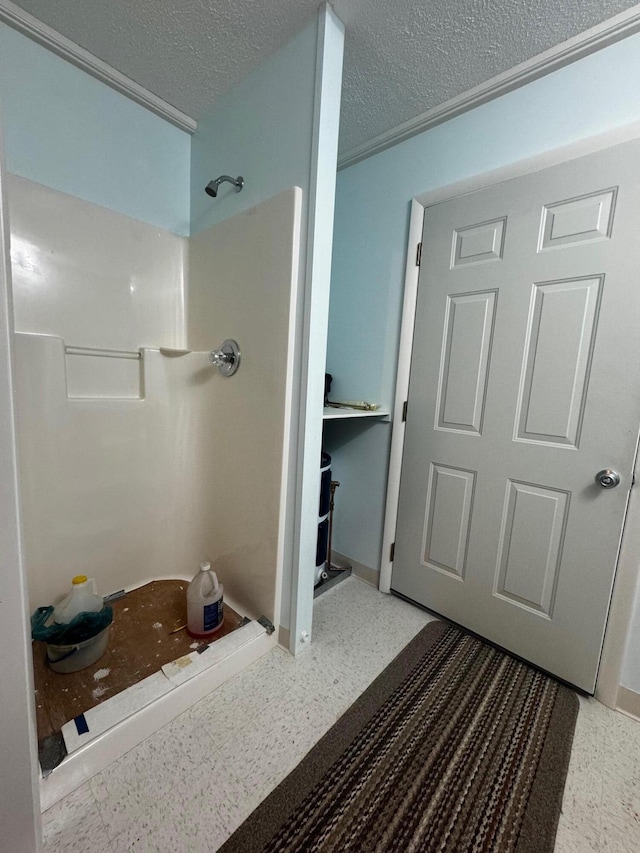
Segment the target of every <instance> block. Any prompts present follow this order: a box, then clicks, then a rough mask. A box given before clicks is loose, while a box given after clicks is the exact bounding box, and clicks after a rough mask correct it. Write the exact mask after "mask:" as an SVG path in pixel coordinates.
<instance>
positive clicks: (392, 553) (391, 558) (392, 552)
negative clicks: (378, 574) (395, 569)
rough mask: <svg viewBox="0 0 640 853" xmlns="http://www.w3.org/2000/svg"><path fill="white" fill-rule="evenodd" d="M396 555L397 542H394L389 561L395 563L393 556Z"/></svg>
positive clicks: (390, 549)
mask: <svg viewBox="0 0 640 853" xmlns="http://www.w3.org/2000/svg"><path fill="white" fill-rule="evenodd" d="M395 555H396V543H395V542H392V543H391V547H390V548H389V562H390V563H393V558H394V557H395Z"/></svg>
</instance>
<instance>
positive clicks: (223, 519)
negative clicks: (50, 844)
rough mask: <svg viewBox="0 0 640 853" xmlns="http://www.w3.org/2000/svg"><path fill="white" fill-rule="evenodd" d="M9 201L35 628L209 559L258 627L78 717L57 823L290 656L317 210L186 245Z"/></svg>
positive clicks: (45, 787)
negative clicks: (310, 251)
mask: <svg viewBox="0 0 640 853" xmlns="http://www.w3.org/2000/svg"><path fill="white" fill-rule="evenodd" d="M7 184H8V198H9V210H10V224H11V241H12V243H11V245H12V278H13V299H14V313H15V330H16V336H15V362H16V390H17V415H18V433H19V453H20V457H19V462H20V473H21V488H22V509H23V528H24V542H25V555H24V556H25V568H26V578H27V582H28V592H29V604H30V609H31V611H34V610H35V609H36V608H37V607H40V606H44V605H48V604H54V603H56V602H57V601H58V600H59V599H60V598H61V597H62V596H63V595H64V594H65V592H66V591H67V589H68V586H69V583H70V580H71V578H72V577H73V576H74V575H77V574H85V575H88V576H89V577H94V578H95V579H96V582H97V585H98V588H99V591H100V593H101V594H104V595H109V594H113V593H119V592H121V591H124V592H125V593H129V592H130V591H132V590H137V589H140V588H141V587H144V586H145V585H146V584H149V583H157V582H158V581H161V580H165V579H176V580H179V581H183V582H184V581H185V580H188V579H190V578H191V576H192V575H193V574H194V572H195V571H196V570H197V568H198V565H199V564H200V562H202V561H203V560H208V561H210V562H211V564H212V567H213V568H214V570H215V571H216V573H217V575H218V577H219V578H220V581H221V582H222V583H223V584H224V587H225V603H226V604H228V605H229V606H230V607H231V608H233V611H235V612H236V613H237V614H239V616H240V620H239V623H238V626H237V627H236V629H235V630H234V631H232V632H230V633H228V634H227V635H226V636H224V637H223V638H221V639H220V640H219V641H218V642H217V643H214V644H212V646H210V649H211V651H210V652H208V653H207V654H206V655H204V654H199V653H198V650H194V651H193V652H191V653H190V654H186V655H183V656H182V657H180V660H179V663H178V664H177V665H174V666H172V665H171V664H167V665H166V666H162V668H161V669H158V670H157V671H155V672H153V671H151V674H149V675H147V676H145V675H144V673H142V675H141V679H140V680H139V681H138V682H137V683H136V684H134V685H133V686H131V687H129V688H127V689H126V690H124V692H122V693H117V694H115V695H109V696H107V697H105V701H101V702H100V703H99V704H97V705H96V706H95V707H93V708H91V709H89V708H84V707H78V708H77V716H78V718H80V717H81V718H82V726H80V725H79V724H78V722H77V719H76V717H75V716H73V717H71V718H70V719H69V720H68V721H67V724H66V725H65V726H63V727H62V731H63V734H64V741H65V747H66V750H67V752H68V755H67V756H66V758H64V760H63V761H62V763H61V764H60V765H59V766H57V767H56V768H55V769H54V770H53V771H52V772H51V774H50V776H49V777H48V778H47V779H44V780H42V783H41V797H42V806H43V808H46V807H47V806H48V805H51V804H52V803H53V802H55V801H57V800H58V799H59V798H60V797H62V796H64V795H65V794H66V793H68V792H69V791H71V790H73V789H74V788H75V787H77V785H78V784H79V783H80V782H81V781H82V780H84V779H86V778H88V777H89V776H91V775H92V774H93V773H95V772H98V770H100V769H101V768H102V767H104V766H105V765H106V764H107V763H109V762H110V761H113V760H114V759H115V758H116V757H118V756H119V755H122V754H124V752H126V751H127V750H128V749H130V748H131V747H132V746H134V745H135V744H136V743H138V742H139V741H140V740H141V739H143V737H146V736H148V734H150V732H151V731H153V730H155V729H156V728H159V727H160V726H162V725H164V724H165V723H166V722H167V721H168V720H169V719H171V718H172V717H173V716H175V715H176V714H177V713H180V712H181V711H182V710H184V709H186V708H187V707H189V706H190V705H191V704H193V703H194V702H195V701H197V700H198V699H199V698H201V697H203V696H204V695H206V694H207V693H208V692H210V691H211V689H213V688H214V687H215V686H217V685H218V684H220V683H222V682H223V681H224V680H226V679H227V678H229V677H230V676H231V675H233V674H234V673H235V672H237V671H238V670H239V669H240V668H242V667H243V666H245V665H247V664H248V663H250V662H251V661H253V660H256V659H257V658H258V657H259V656H261V655H262V654H264V653H265V652H266V651H268V650H269V649H270V648H271V647H272V646H273V645H274V644H275V643H276V641H277V628H278V626H279V624H280V590H281V571H282V566H283V562H284V558H283V552H284V547H285V544H284V532H285V531H284V525H285V512H284V507H285V500H286V487H287V482H288V477H289V471H288V460H289V459H290V456H291V453H290V446H289V445H290V436H289V423H290V416H291V411H290V410H291V400H292V386H293V379H294V377H293V347H294V341H295V335H294V330H295V321H296V317H295V305H296V286H297V281H298V257H297V253H298V250H299V232H300V215H301V195H302V194H301V191H300V190H299V189H297V188H291V189H289V190H285V191H284V192H281V193H279V194H278V195H276V196H274V197H273V198H270V199H268V200H267V201H264V202H262V203H260V204H258V205H257V206H256V207H254V208H251V209H250V210H247V211H246V212H244V213H240V214H238V215H236V216H234V217H232V218H231V219H227V220H225V221H223V222H221V223H219V224H217V225H214V226H213V227H211V228H209V229H207V230H205V231H203V232H201V233H199V234H198V235H197V236H195V237H193V238H183V237H178V236H176V235H174V234H170V233H168V232H165V231H162V230H161V229H159V228H156V227H153V226H151V225H147V224H144V223H141V222H139V221H136V220H132V219H129V218H128V217H126V216H124V215H122V214H119V213H115V212H113V211H110V210H107V209H105V208H102V207H99V206H97V205H94V204H91V203H89V202H86V201H82V200H80V199H78V198H76V197H73V196H69V195H65V194H63V193H60V192H57V191H55V190H52V189H49V188H46V187H44V186H42V185H39V184H37V183H34V182H32V181H29V180H27V179H25V178H20V177H17V176H15V175H11V176H8V179H7ZM228 339H234V340H235V341H238V342H239V347H240V350H241V366H240V369H239V370H238V371H237V372H234V371H230V370H225V369H224V367H225V362H226V364H227V365H228V364H230V359H231V355H229V352H230V351H225V347H224V346H223V347H222V348H221V350H222V354H219V355H218V358H217V363H218V364H221V365H222V366H223V369H222V370H219V369H218V368H217V367H216V364H212V363H211V359H210V353H211V351H212V350H215V349H217V347H218V345H219V344H220V342H221V341H225V345H226V344H227V343H228ZM225 352H226V353H227V354H226V355H225V354H224V353H225ZM214 361H216V359H215V358H214ZM225 373H233V375H224V374H225ZM185 587H186V585H185ZM149 589H151V590H153V589H154V587H153V586H152V587H150V588H149ZM124 603H125V604H126V600H125V602H124ZM158 625H159V626H160V628H163V624H162V619H159V620H158V621H157V622H156V623H155V624H154V626H153V627H154V628H157V626H158ZM165 627H166V628H167V629H168V628H171V629H173V627H174V626H173V625H170V626H169V625H167V626H165ZM274 628H275V629H276V631H275V632H274ZM147 639H148V638H147ZM140 641H141V642H142V641H143V638H142V637H141V638H140ZM35 645H36V646H38V645H39V644H35ZM38 653H42V650H40V652H39V651H38V649H37V648H36V654H38ZM100 666H101V663H100V661H98V662H97V664H96V665H95V668H96V669H97V668H99V667H100ZM151 670H153V667H151ZM57 677H58V678H59V679H60V686H61V689H62V688H63V687H64V685H63V684H62V682H63V681H64V679H65V677H66V676H65V675H59V676H57ZM40 698H41V697H37V699H36V704H37V703H38V701H39V700H40Z"/></svg>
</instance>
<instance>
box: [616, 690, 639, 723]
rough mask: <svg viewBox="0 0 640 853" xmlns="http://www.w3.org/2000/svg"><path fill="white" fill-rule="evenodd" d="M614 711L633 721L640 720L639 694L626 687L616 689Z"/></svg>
mask: <svg viewBox="0 0 640 853" xmlns="http://www.w3.org/2000/svg"><path fill="white" fill-rule="evenodd" d="M616 709H617V710H618V711H622V713H623V714H626V715H627V716H628V717H633V718H634V720H640V693H636V692H635V691H634V690H630V689H629V688H628V687H622V686H620V687H618V693H617V696H616Z"/></svg>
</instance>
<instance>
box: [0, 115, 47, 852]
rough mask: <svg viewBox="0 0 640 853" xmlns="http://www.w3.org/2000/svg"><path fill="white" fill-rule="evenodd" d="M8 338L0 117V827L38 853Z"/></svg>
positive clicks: (14, 843)
mask: <svg viewBox="0 0 640 853" xmlns="http://www.w3.org/2000/svg"><path fill="white" fill-rule="evenodd" d="M12 335H13V302H12V298H11V268H10V263H9V223H8V217H7V200H6V172H5V167H4V151H3V145H2V117H1V116H0V513H1V515H2V523H1V524H0V563H1V564H2V575H1V577H0V666H2V672H3V676H4V685H3V703H4V706H3V707H4V714H5V717H4V719H3V724H4V732H3V734H2V736H0V761H1V762H2V769H3V773H4V774H5V776H6V781H5V788H4V789H3V795H2V797H1V798H0V825H1V826H2V827H3V840H4V841H6V843H7V844H8V845H9V847H10V848H11V849H12V850H16V851H17V850H20V851H21V853H37V851H39V850H41V849H42V837H41V836H42V832H41V819H40V795H39V790H38V778H39V772H38V771H39V767H38V745H37V738H36V719H35V712H36V709H35V703H34V700H33V696H34V693H33V656H32V653H31V628H30V625H29V605H28V598H27V585H26V579H25V574H24V568H23V544H22V524H21V517H20V495H19V485H18V458H17V457H18V453H17V438H16V433H17V430H16V417H15V406H14V387H15V385H14V369H13V338H12ZM4 792H6V793H4Z"/></svg>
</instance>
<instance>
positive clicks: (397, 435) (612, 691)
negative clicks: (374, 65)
mask: <svg viewBox="0 0 640 853" xmlns="http://www.w3.org/2000/svg"><path fill="white" fill-rule="evenodd" d="M639 138H640V121H635V122H632V123H630V124H627V125H624V126H622V127H619V128H615V129H613V130H609V131H606V132H605V133H600V134H597V135H594V136H590V137H587V138H585V139H580V140H577V141H575V142H572V143H570V144H569V145H564V146H562V147H560V148H555V149H553V150H551V151H545V152H543V153H541V154H538V155H535V156H534V157H529V158H527V159H523V160H519V161H517V162H515V163H510V164H509V165H507V166H501V167H500V168H498V169H494V170H492V171H490V172H483V173H482V174H479V175H473V176H471V177H469V178H465V179H463V180H461V181H457V182H455V183H452V184H447V185H446V186H443V187H438V188H437V189H434V190H430V191H429V192H426V193H422V194H419V195H416V196H415V197H414V198H413V199H412V201H411V215H410V221H409V234H408V242H407V246H408V248H407V258H406V268H405V280H404V299H403V308H402V321H401V331H400V345H399V351H398V373H397V379H396V392H395V399H394V404H393V429H392V433H391V449H390V454H389V475H388V480H387V498H386V509H385V519H384V530H383V539H382V559H381V565H380V586H379V589H380V591H381V592H387V593H388V592H390V591H391V574H392V569H393V562H392V560H391V559H390V558H391V548H392V544H393V543H394V541H395V535H396V523H397V519H398V502H399V499H400V474H401V469H402V454H403V451H404V437H405V427H406V424H405V422H403V420H402V410H403V406H404V403H405V401H406V399H407V395H408V391H409V375H410V370H411V355H412V346H413V332H414V325H415V313H416V303H417V297H418V278H419V274H420V267H419V266H418V265H417V263H416V247H417V245H418V243H420V241H421V239H422V229H423V221H424V213H425V208H428V207H432V206H433V205H436V204H441V203H442V202H445V201H450V200H451V199H454V198H457V197H459V196H461V195H466V194H469V193H472V192H477V191H478V190H483V189H487V188H489V187H491V186H494V185H495V184H499V183H503V182H504V181H508V180H511V179H513V178H519V177H522V176H524V175H529V174H532V173H535V172H540V171H542V170H543V169H547V168H549V167H551V166H556V165H559V164H562V163H566V162H569V161H570V160H575V159H577V158H579V157H583V156H585V155H587V154H594V153H596V152H598V151H603V150H605V149H606V148H611V147H613V146H615V145H620V144H622V143H624V142H630V141H631V140H633V139H639ZM638 429H639V433H640V424H638ZM637 463H638V455H637V451H636V459H635V461H634V468H635V467H636V466H637ZM638 492H639V490H638V489H631V491H630V494H629V500H628V502H627V509H626V513H625V518H624V521H623V530H622V536H621V541H620V547H619V551H618V559H617V565H616V571H615V575H614V586H613V592H612V595H611V601H610V605H609V616H608V620H607V625H606V630H605V635H604V642H603V647H602V653H601V656H600V666H599V669H598V676H597V681H596V698H597V699H599V700H600V701H601V702H602V703H603V704H605V705H607V706H608V707H610V708H617V707H618V704H619V703H618V700H619V698H620V697H619V690H620V675H621V671H622V665H623V661H624V652H625V645H626V640H627V631H628V628H629V624H630V620H631V616H632V613H633V603H634V599H635V590H636V583H637V578H638V564H639V563H640V523H638V524H635V525H634V524H633V523H629V518H630V517H631V518H634V517H636V518H638V519H639V520H640V495H639V494H638ZM623 690H624V688H623ZM629 692H630V691H627V693H629ZM634 695H636V694H634ZM624 710H627V709H626V708H625V709H624ZM629 710H630V711H631V712H632V713H634V714H637V715H638V716H640V696H639V697H638V705H637V708H633V709H629Z"/></svg>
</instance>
